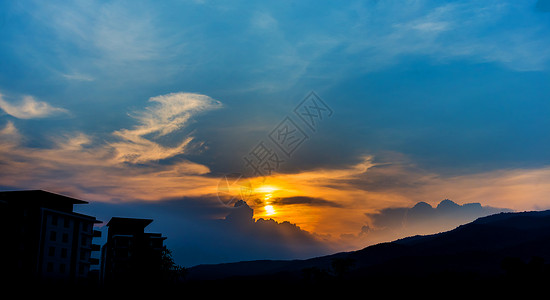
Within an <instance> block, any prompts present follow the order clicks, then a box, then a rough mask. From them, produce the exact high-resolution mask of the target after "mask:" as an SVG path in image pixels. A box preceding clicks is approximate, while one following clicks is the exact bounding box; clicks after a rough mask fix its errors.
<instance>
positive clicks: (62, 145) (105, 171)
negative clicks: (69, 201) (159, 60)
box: [0, 93, 221, 201]
mask: <svg viewBox="0 0 550 300" xmlns="http://www.w3.org/2000/svg"><path fill="white" fill-rule="evenodd" d="M150 101H151V102H153V103H158V105H153V106H150V107H147V108H146V109H145V111H144V112H140V113H138V114H137V117H136V119H137V121H138V124H137V125H136V126H134V127H133V128H132V129H121V130H118V131H115V132H113V133H112V135H111V137H109V138H108V139H109V140H110V141H109V140H108V141H102V140H101V139H99V138H97V137H94V136H90V135H88V134H86V133H83V132H72V133H66V134H59V135H53V136H52V137H51V142H52V146H51V147H49V148H32V147H27V146H26V145H25V144H24V140H25V136H24V135H23V134H22V133H20V132H19V131H18V130H17V128H16V127H15V125H14V123H13V122H8V123H7V124H6V125H5V127H4V128H3V129H2V130H1V131H0V149H1V151H0V160H1V161H2V162H3V168H2V172H1V173H0V177H1V182H2V185H4V186H11V187H20V188H37V189H51V190H54V191H55V190H56V191H65V192H69V193H70V194H73V195H79V196H80V197H83V198H87V199H88V200H103V201H107V200H115V199H119V200H128V199H147V200H156V199H159V198H162V197H167V196H168V197H170V196H179V195H181V194H182V192H181V191H182V190H185V193H186V194H187V195H196V194H197V193H199V194H200V195H203V194H204V193H207V192H206V191H205V190H204V189H205V186H208V187H211V186H214V182H215V180H213V179H211V178H208V177H202V176H197V175H204V174H206V173H208V172H209V171H210V170H209V168H208V167H206V166H204V165H202V164H198V163H194V162H191V161H189V160H187V159H185V158H184V157H181V156H182V155H184V154H186V146H188V145H189V143H190V142H191V141H192V139H193V137H192V136H190V135H189V133H184V134H183V135H181V131H182V129H183V128H184V127H185V126H186V125H188V122H189V120H190V119H191V118H192V117H194V116H196V115H197V114H199V113H200V112H204V111H207V110H211V109H215V108H218V107H220V105H221V104H220V103H219V102H218V101H215V100H213V99H211V98H210V97H207V96H204V95H198V94H189V93H173V94H168V95H163V96H158V97H153V98H151V100H150ZM176 132H180V135H179V136H177V137H175V139H176V140H177V139H178V138H180V139H181V141H180V142H176V144H177V145H176V146H173V147H171V146H165V145H163V141H161V140H159V139H160V138H161V137H163V136H166V135H169V134H174V133H176ZM167 159H173V161H172V162H170V163H168V164H159V163H158V162H159V160H167ZM193 191H195V192H193ZM197 191H200V192H197ZM213 192H215V191H214V190H213V189H211V190H210V193H213Z"/></svg>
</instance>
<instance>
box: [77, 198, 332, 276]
mask: <svg viewBox="0 0 550 300" xmlns="http://www.w3.org/2000/svg"><path fill="white" fill-rule="evenodd" d="M78 209H80V210H79V212H82V213H87V214H91V215H94V216H97V217H98V219H100V220H102V221H104V223H106V222H108V220H109V219H110V218H111V217H112V216H126V217H135V218H152V219H153V220H154V222H153V223H152V224H151V225H150V226H149V230H151V231H156V232H162V233H163V235H165V236H167V237H168V239H167V240H166V242H165V244H166V245H167V247H168V248H169V249H171V250H173V255H174V259H175V260H176V263H178V264H181V265H183V266H186V267H189V266H193V265H197V264H206V263H223V262H234V261H242V260H253V259H295V258H310V257H313V256H319V255H323V254H328V253H331V252H332V251H331V248H330V246H329V245H327V244H326V243H324V242H323V241H322V240H320V239H319V238H318V237H317V236H316V235H314V234H311V233H309V232H306V231H304V230H302V229H301V228H300V227H298V226H297V225H296V224H293V223H290V222H284V221H283V222H276V221H274V220H272V219H254V218H253V215H254V213H253V210H252V208H250V207H249V206H248V205H247V204H246V203H244V202H238V203H236V204H235V206H234V207H227V206H224V205H221V204H220V202H219V201H218V200H217V199H216V198H215V197H206V196H205V197H193V198H190V197H185V198H182V197H176V198H170V199H159V200H158V201H155V202H142V201H134V202H130V203H90V204H89V205H82V206H79V207H78ZM103 229H105V228H103Z"/></svg>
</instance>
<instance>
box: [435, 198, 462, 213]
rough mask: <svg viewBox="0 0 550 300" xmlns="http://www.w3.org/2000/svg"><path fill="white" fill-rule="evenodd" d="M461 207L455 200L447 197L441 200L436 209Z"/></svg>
mask: <svg viewBox="0 0 550 300" xmlns="http://www.w3.org/2000/svg"><path fill="white" fill-rule="evenodd" d="M458 207H460V205H458V204H456V203H455V202H454V201H452V200H449V199H445V200H443V201H441V202H439V204H438V205H437V207H436V209H438V210H439V209H441V210H452V209H455V208H458Z"/></svg>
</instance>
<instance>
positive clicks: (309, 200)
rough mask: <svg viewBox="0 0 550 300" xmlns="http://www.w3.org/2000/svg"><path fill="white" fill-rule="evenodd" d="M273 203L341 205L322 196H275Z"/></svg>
mask: <svg viewBox="0 0 550 300" xmlns="http://www.w3.org/2000/svg"><path fill="white" fill-rule="evenodd" d="M273 204H277V205H291V204H305V205H310V206H329V207H342V205H341V204H339V203H335V202H333V201H329V200H325V199H322V198H315V197H308V196H295V197H287V198H277V199H274V200H273Z"/></svg>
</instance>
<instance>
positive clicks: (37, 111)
mask: <svg viewBox="0 0 550 300" xmlns="http://www.w3.org/2000/svg"><path fill="white" fill-rule="evenodd" d="M0 108H1V109H2V110H4V112H6V113H7V114H8V115H11V116H13V117H16V118H18V119H37V118H47V117H52V116H58V115H67V114H69V111H68V110H66V109H64V108H60V107H55V106H52V105H50V104H48V103H46V102H44V101H39V100H36V99H35V98H34V97H32V96H24V97H23V99H21V101H19V103H17V104H12V103H10V102H7V101H6V100H4V98H3V96H2V95H1V94H0Z"/></svg>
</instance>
